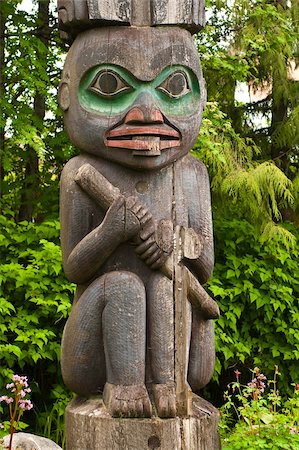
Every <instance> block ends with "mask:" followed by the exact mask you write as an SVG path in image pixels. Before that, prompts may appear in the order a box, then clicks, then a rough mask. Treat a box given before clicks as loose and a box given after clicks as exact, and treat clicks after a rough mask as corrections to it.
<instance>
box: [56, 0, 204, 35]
mask: <svg viewBox="0 0 299 450" xmlns="http://www.w3.org/2000/svg"><path fill="white" fill-rule="evenodd" d="M204 6H205V2H204V0H58V13H59V26H60V28H61V29H62V30H64V31H68V32H71V33H72V34H73V35H75V34H76V28H77V32H79V31H80V30H81V29H82V28H86V27H89V28H90V27H93V26H107V25H111V24H112V25H132V26H159V25H177V26H182V27H184V28H187V29H189V31H191V32H192V33H193V32H194V33H196V32H197V31H199V30H200V29H201V27H203V25H204V22H205V14H204Z"/></svg>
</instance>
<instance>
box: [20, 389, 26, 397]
mask: <svg viewBox="0 0 299 450" xmlns="http://www.w3.org/2000/svg"><path fill="white" fill-rule="evenodd" d="M25 395H26V392H25V391H23V390H20V396H21V397H22V398H24V397H25Z"/></svg>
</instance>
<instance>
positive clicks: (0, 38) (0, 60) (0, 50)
mask: <svg viewBox="0 0 299 450" xmlns="http://www.w3.org/2000/svg"><path fill="white" fill-rule="evenodd" d="M4 6H5V5H3V4H2V5H0V99H3V98H4V92H5V79H4V67H5V53H4V49H5V38H4V36H5V29H6V14H5V8H4ZM4 133H5V113H4V110H2V122H1V123H0V198H1V197H2V181H3V178H4V169H3V155H4V137H5V135H4Z"/></svg>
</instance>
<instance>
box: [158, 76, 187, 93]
mask: <svg viewBox="0 0 299 450" xmlns="http://www.w3.org/2000/svg"><path fill="white" fill-rule="evenodd" d="M157 89H159V91H162V92H164V93H165V94H167V95H168V96H169V97H173V98H180V97H183V96H184V95H186V94H188V92H190V87H189V82H188V79H187V77H186V75H185V74H184V73H183V72H175V73H172V74H171V75H169V77H167V78H166V80H165V81H163V83H162V84H160V86H158V88H157Z"/></svg>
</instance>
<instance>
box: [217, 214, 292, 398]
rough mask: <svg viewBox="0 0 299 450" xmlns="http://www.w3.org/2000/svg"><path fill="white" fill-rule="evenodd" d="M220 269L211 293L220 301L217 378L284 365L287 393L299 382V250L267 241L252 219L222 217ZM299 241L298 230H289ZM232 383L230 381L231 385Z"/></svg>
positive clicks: (283, 390) (219, 238) (218, 237)
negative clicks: (240, 366) (236, 369)
mask: <svg viewBox="0 0 299 450" xmlns="http://www.w3.org/2000/svg"><path fill="white" fill-rule="evenodd" d="M214 226H215V236H216V266H215V270H214V276H213V278H212V280H211V281H210V283H209V289H210V291H211V292H212V294H213V296H214V298H215V299H216V300H217V301H218V303H219V305H220V309H221V317H220V318H219V319H218V320H217V321H216V349H217V355H218V359H217V362H216V377H217V378H218V379H221V380H222V383H225V379H226V377H227V373H226V371H229V370H231V368H232V367H233V368H234V367H235V365H236V364H239V362H240V361H241V363H242V364H243V365H244V366H246V367H252V366H266V367H274V366H275V365H277V366H279V368H280V372H281V390H282V392H283V393H284V394H286V393H287V392H290V391H289V389H290V388H289V386H290V384H291V382H292V381H293V380H294V381H295V382H298V381H299V380H298V359H299V327H298V323H299V310H298V300H299V258H298V254H299V247H298V244H296V246H294V247H293V248H292V250H291V251H288V250H287V249H286V248H285V246H284V245H283V244H281V242H279V241H278V242H275V241H274V240H273V239H272V240H271V241H268V242H263V243H262V242H261V240H260V238H259V235H258V233H257V230H256V228H255V227H254V226H252V225H250V224H249V223H248V222H247V221H246V220H228V219H225V218H217V219H216V220H215V222H214ZM288 228H289V229H290V231H291V232H292V234H293V235H294V236H296V237H297V238H298V237H299V233H298V229H296V228H295V227H292V226H291V225H289V226H288ZM225 384H227V381H226V383H225Z"/></svg>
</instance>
